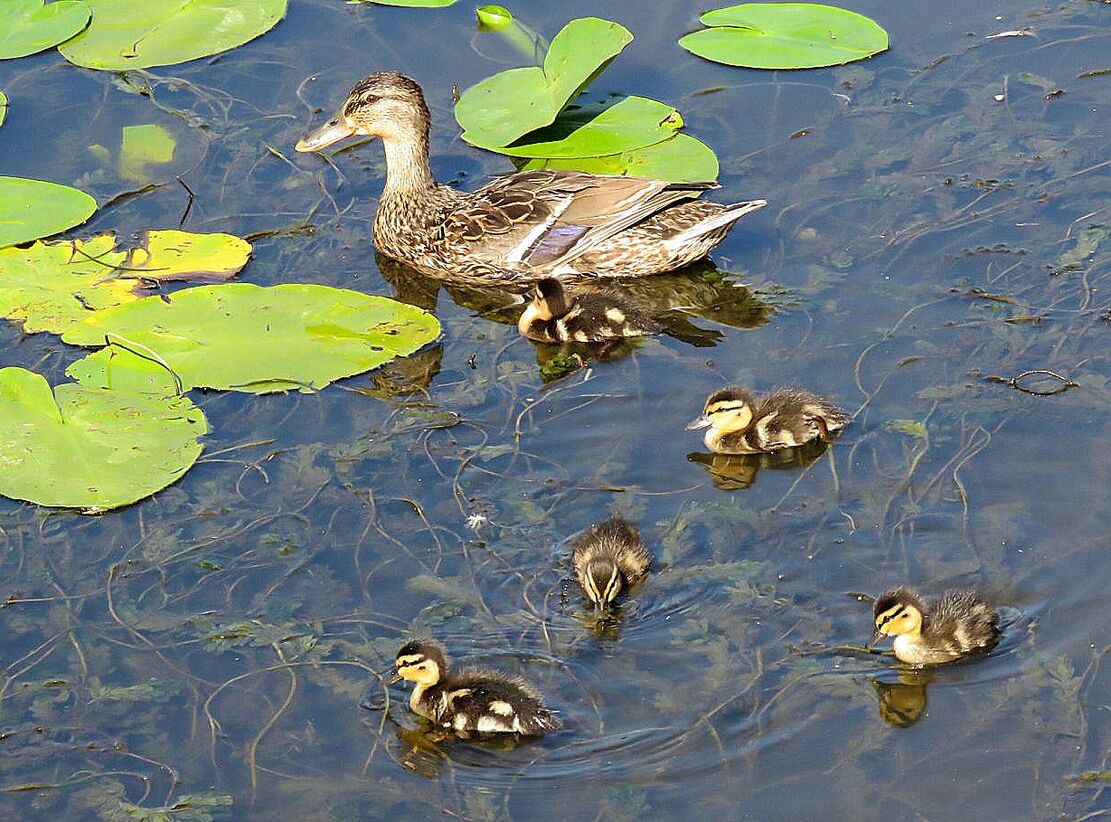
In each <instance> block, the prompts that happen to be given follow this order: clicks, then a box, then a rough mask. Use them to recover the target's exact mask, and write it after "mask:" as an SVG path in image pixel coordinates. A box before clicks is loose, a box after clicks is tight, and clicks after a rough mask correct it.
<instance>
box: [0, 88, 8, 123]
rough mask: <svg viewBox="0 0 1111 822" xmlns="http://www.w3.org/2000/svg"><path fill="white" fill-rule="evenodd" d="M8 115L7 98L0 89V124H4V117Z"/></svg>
mask: <svg viewBox="0 0 1111 822" xmlns="http://www.w3.org/2000/svg"><path fill="white" fill-rule="evenodd" d="M7 116H8V98H7V97H6V96H5V95H4V92H2V91H0V126H2V125H4V118H5V117H7Z"/></svg>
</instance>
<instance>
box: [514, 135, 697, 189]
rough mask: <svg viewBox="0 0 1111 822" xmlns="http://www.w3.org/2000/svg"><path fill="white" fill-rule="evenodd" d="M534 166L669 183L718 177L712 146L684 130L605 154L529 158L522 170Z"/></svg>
mask: <svg viewBox="0 0 1111 822" xmlns="http://www.w3.org/2000/svg"><path fill="white" fill-rule="evenodd" d="M534 168H560V169H572V170H575V171H588V172H590V173H591V174H619V175H623V176H626V177H651V178H652V179H654V180H668V181H669V182H672V183H699V182H703V181H705V180H716V179H717V176H718V158H717V156H716V155H715V154H714V152H713V149H711V148H710V147H709V146H708V145H706V144H705V143H703V142H702V141H701V140H696V139H695V138H694V137H691V136H689V135H687V134H676V135H675V136H674V137H671V138H669V139H667V140H664V141H663V142H662V143H656V144H655V145H651V146H646V147H644V148H638V149H636V150H634V151H626V152H623V153H621V154H611V155H609V156H607V157H578V158H571V159H559V160H556V159H535V160H529V161H528V163H526V164H525V165H524V166H523V167H522V169H521V170H522V171H530V170H532V169H534Z"/></svg>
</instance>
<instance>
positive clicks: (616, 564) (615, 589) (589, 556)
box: [571, 516, 652, 610]
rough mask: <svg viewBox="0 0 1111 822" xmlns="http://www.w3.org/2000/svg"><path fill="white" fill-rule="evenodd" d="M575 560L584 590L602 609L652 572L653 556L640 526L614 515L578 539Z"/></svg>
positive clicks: (573, 558)
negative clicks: (641, 534) (645, 542)
mask: <svg viewBox="0 0 1111 822" xmlns="http://www.w3.org/2000/svg"><path fill="white" fill-rule="evenodd" d="M571 562H572V564H573V565H574V567H575V577H576V578H577V579H578V581H579V585H580V586H581V587H582V589H583V593H584V594H586V596H587V599H589V600H590V601H591V602H592V603H594V607H595V608H596V609H599V610H601V609H603V608H606V607H607V606H608V605H609V604H610V603H611V602H613V601H614V600H615V599H616V598H617V596H618V594H620V593H621V592H622V591H627V590H628V589H629V588H631V587H633V586H634V585H637V584H638V583H640V582H642V581H643V580H644V578H645V577H646V576H648V568H649V566H651V564H652V557H651V555H650V554H649V553H648V549H647V548H645V547H644V541H643V540H642V539H641V538H640V532H639V531H638V530H637V528H636V526H635V525H633V524H632V523H631V522H627V521H625V520H624V519H622V518H621V517H618V516H614V517H611V518H610V519H608V520H606V521H605V522H601V523H598V524H597V525H595V526H594V527H592V528H591V529H590V530H588V531H587V532H586V533H584V534H582V535H581V536H579V537H578V538H576V539H575V542H574V544H573V547H572V549H571Z"/></svg>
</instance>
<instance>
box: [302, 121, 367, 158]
mask: <svg viewBox="0 0 1111 822" xmlns="http://www.w3.org/2000/svg"><path fill="white" fill-rule="evenodd" d="M354 134H355V129H353V128H352V127H351V126H349V125H347V124H346V123H345V122H343V120H341V119H340V118H339V117H334V118H332V119H331V120H329V121H328V122H327V123H325V124H324V125H322V126H321V127H320V128H318V129H314V130H313V131H310V132H309V133H308V134H306V135H305V136H304V137H302V138H301V139H300V140H298V141H297V145H296V146H294V148H295V149H297V150H298V151H320V150H321V149H322V148H327V147H328V146H330V145H332V144H333V143H338V142H339V141H340V140H346V139H347V138H348V137H352V136H354Z"/></svg>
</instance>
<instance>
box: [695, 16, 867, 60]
mask: <svg viewBox="0 0 1111 822" xmlns="http://www.w3.org/2000/svg"><path fill="white" fill-rule="evenodd" d="M699 19H700V21H701V22H702V24H703V25H705V26H712V28H707V29H702V30H701V31H696V32H694V33H693V34H688V35H687V36H686V37H683V38H681V39H680V40H679V45H680V46H682V47H683V48H685V49H686V50H687V51H689V52H691V53H692V54H697V55H698V56H699V57H704V58H706V59H707V60H713V61H714V62H717V63H725V64H727V65H730V66H744V67H746V68H762V69H803V68H820V67H822V66H839V65H841V64H843V63H851V62H852V61H854V60H862V59H864V58H865V57H871V56H872V55H873V54H878V53H879V52H881V51H885V50H886V49H887V47H888V39H887V32H886V31H884V30H883V29H882V28H881V27H880V26H879V24H878V23H876V22H875V21H874V20H872V19H870V18H868V17H865V16H864V15H861V14H857V13H856V12H853V11H846V10H845V9H840V8H837V7H836V6H824V5H820V4H817V3H744V4H742V5H739V6H730V7H729V8H724V9H717V10H716V11H711V12H707V13H706V14H703V15H702V17H701V18H699Z"/></svg>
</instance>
